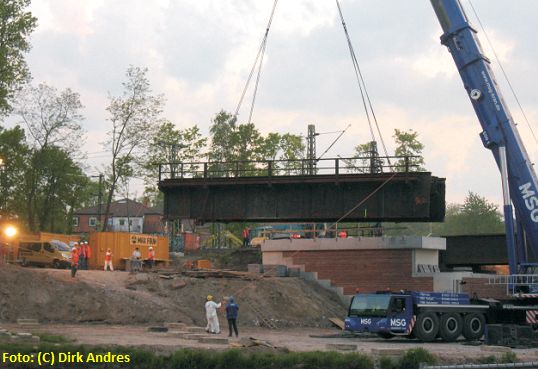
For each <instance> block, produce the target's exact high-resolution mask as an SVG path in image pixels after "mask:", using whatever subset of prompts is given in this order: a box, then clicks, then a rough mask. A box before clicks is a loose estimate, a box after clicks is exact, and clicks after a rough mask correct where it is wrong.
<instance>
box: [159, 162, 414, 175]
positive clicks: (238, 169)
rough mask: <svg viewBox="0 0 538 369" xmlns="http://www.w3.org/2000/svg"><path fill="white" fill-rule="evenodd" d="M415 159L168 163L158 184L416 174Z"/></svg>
mask: <svg viewBox="0 0 538 369" xmlns="http://www.w3.org/2000/svg"><path fill="white" fill-rule="evenodd" d="M414 158H416V156H380V157H374V158H372V157H358V158H331V159H317V160H312V159H298V160H252V161H228V162H224V161H220V162H219V161H207V162H170V163H161V164H159V181H162V180H166V179H189V178H190V179H195V178H200V179H201V178H239V177H283V176H316V175H333V176H338V175H344V174H357V173H383V172H410V171H416V170H417V167H418V165H416V164H414V161H413V159H414Z"/></svg>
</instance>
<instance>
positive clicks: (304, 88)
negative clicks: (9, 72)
mask: <svg viewBox="0 0 538 369" xmlns="http://www.w3.org/2000/svg"><path fill="white" fill-rule="evenodd" d="M272 5H273V1H272V0H255V1H254V0H188V1H187V0H153V1H147V0H106V1H105V0H84V1H80V0H32V6H31V11H32V13H33V14H34V15H35V16H36V17H37V18H38V20H39V26H38V28H37V30H36V31H35V32H34V33H33V35H32V38H31V43H32V45H33V49H32V51H31V52H30V53H29V55H28V58H27V60H28V63H29V66H30V69H31V72H32V75H33V78H34V83H36V84H37V83H39V82H47V83H48V84H50V85H52V86H55V87H57V88H59V89H64V88H67V87H70V88H72V89H73V90H75V91H77V92H79V93H80V95H81V99H82V102H83V104H84V105H85V109H84V115H85V117H86V120H85V122H84V127H85V129H86V131H87V132H88V137H87V142H86V144H85V146H84V147H83V149H84V150H85V151H87V152H89V153H90V154H89V156H88V162H87V164H88V166H89V169H88V174H97V172H98V170H100V169H101V168H102V166H103V162H104V160H106V154H103V153H98V152H100V151H102V150H103V148H102V146H101V145H100V143H101V142H102V141H103V140H104V137H105V133H106V131H107V130H108V127H109V123H108V122H107V114H106V111H105V108H106V106H107V105H108V96H109V94H114V95H117V94H119V93H120V92H121V82H122V81H123V80H124V75H125V71H126V69H127V67H128V66H129V65H135V66H141V67H148V68H149V71H150V72H149V77H150V81H151V85H152V89H153V91H154V92H155V93H162V94H164V95H165V97H166V99H167V105H166V110H165V116H166V117H167V118H168V119H170V120H171V121H173V122H174V123H175V124H176V126H177V127H178V128H186V127H189V126H192V125H194V124H198V125H199V126H200V127H201V129H202V132H203V133H204V134H207V133H208V129H209V125H210V121H211V119H212V117H213V116H214V115H215V113H217V112H218V111H219V110H221V109H225V110H228V111H233V110H234V109H235V106H236V105H237V102H238V100H239V96H240V93H241V90H242V88H243V85H244V83H245V81H246V78H247V75H248V72H249V70H250V67H251V65H252V62H253V60H254V57H255V54H256V52H257V50H258V45H259V43H260V41H261V38H262V36H263V33H264V31H265V26H266V22H267V19H268V16H269V14H270V11H271V7H272ZM341 5H342V9H343V12H344V17H345V18H346V23H347V26H348V30H349V32H350V36H351V39H352V41H353V44H354V47H355V51H356V53H357V56H358V59H359V62H360V65H361V68H362V72H363V74H364V77H365V79H366V83H367V86H368V91H369V94H370V97H371V99H372V102H373V105H374V109H375V112H376V115H377V117H378V121H379V123H380V125H381V130H382V133H383V137H384V139H385V141H386V143H387V145H388V147H389V151H391V152H393V150H394V144H393V138H392V134H393V132H394V129H395V128H398V129H403V130H407V129H414V130H416V131H417V132H419V134H420V136H419V138H420V140H421V141H422V142H423V143H424V144H425V146H426V148H425V151H424V156H425V160H426V167H427V169H428V170H430V171H431V172H432V173H433V174H434V175H436V176H439V177H445V178H446V180H447V182H446V183H447V194H446V195H447V201H448V202H460V203H461V202H462V201H463V199H464V198H465V195H466V193H467V192H468V191H469V190H472V191H474V192H477V193H479V194H480V195H483V196H486V197H487V198H488V199H490V200H491V201H494V202H495V203H497V204H501V201H502V200H501V199H502V196H501V184H500V176H499V174H498V170H497V168H496V166H495V164H494V161H493V157H492V155H491V153H490V152H489V151H488V150H486V149H485V148H483V146H482V144H481V141H480V139H479V136H478V134H479V132H480V125H479V122H478V120H477V118H476V116H475V115H474V112H473V110H472V108H471V104H470V102H469V101H468V98H467V96H466V93H465V90H464V89H463V87H462V83H461V80H460V78H459V76H458V75H457V73H456V67H455V65H454V64H453V62H452V59H451V57H450V55H449V53H448V51H447V50H446V48H445V47H444V46H442V45H440V43H439V36H440V35H441V28H440V26H439V24H438V21H437V19H436V17H435V14H434V12H433V9H432V8H431V5H430V1H429V0H405V1H403V0H384V1H379V0H377V1H376V0H341ZM473 5H474V6H475V8H476V10H477V12H478V14H479V16H480V18H481V20H482V23H483V24H484V26H485V28H486V31H487V33H488V35H489V37H490V39H491V40H492V41H493V44H494V47H495V49H496V51H497V54H498V55H499V57H500V59H501V62H502V63H503V66H504V68H505V70H506V72H507V73H508V75H509V77H510V79H511V83H512V84H513V85H514V87H515V89H516V92H517V94H518V97H519V99H520V101H521V103H522V105H523V107H524V109H525V112H526V114H527V116H528V118H529V120H530V122H531V125H532V127H533V128H534V129H535V130H536V131H537V132H536V133H537V134H538V128H537V127H536V123H537V121H538V98H537V93H536V89H537V86H538V74H537V69H538V64H537V63H536V62H537V60H538V32H537V31H538V29H537V26H536V24H537V23H536V16H537V15H538V1H536V0H517V1H505V0H473ZM464 6H465V7H466V9H467V13H468V15H469V17H470V18H471V20H473V23H474V24H476V23H477V22H476V21H475V17H474V14H473V13H472V11H471V9H470V7H469V3H468V2H467V0H464ZM480 35H481V37H482V44H483V45H484V48H485V49H486V54H487V55H489V56H491V57H493V55H492V52H491V50H490V48H489V47H488V46H487V43H486V40H485V38H484V36H483V33H482V32H480ZM495 71H496V73H497V79H498V80H499V82H500V84H501V88H502V90H503V93H504V95H505V98H506V99H507V101H508V104H509V106H510V108H511V110H512V114H513V115H514V117H515V119H516V121H517V122H520V123H521V124H520V125H519V129H520V134H521V136H522V137H523V140H524V142H525V144H526V145H527V150H528V152H529V154H530V155H531V159H532V160H533V161H534V160H535V159H536V157H537V155H538V144H537V143H536V142H535V141H534V139H533V138H532V136H531V133H530V130H529V128H528V126H527V124H526V123H525V122H524V120H523V117H522V115H521V112H520V111H519V109H518V108H517V105H516V103H515V101H514V98H513V96H512V95H511V93H509V90H508V87H507V84H506V82H505V80H504V78H502V76H501V74H500V70H499V68H498V67H497V66H495ZM248 106H249V104H248V103H245V104H244V105H243V109H242V110H241V112H240V119H239V120H240V121H241V119H247V117H248ZM253 122H254V123H255V124H256V125H257V127H258V128H259V129H260V130H261V131H262V132H264V133H267V132H269V131H278V132H281V133H284V132H291V133H295V134H303V135H304V134H306V130H307V125H308V124H315V125H316V130H317V131H318V132H327V131H335V130H340V129H344V128H345V127H346V126H347V125H348V124H351V128H350V129H349V130H348V131H347V133H346V134H345V135H344V136H343V137H342V139H341V140H340V141H339V142H338V144H337V145H335V146H334V148H333V149H331V150H330V152H329V153H327V155H325V157H336V156H337V155H341V156H349V155H351V154H352V152H353V147H354V146H355V145H357V144H359V143H364V142H367V141H369V139H370V138H369V133H368V132H369V130H368V124H367V120H366V117H365V114H364V111H363V108H362V103H361V100H360V92H359V89H358V87H357V84H356V82H355V77H354V74H353V67H352V64H351V59H350V57H349V53H348V49H347V45H346V41H345V37H344V32H343V30H342V26H341V24H340V22H339V18H338V13H337V8H336V5H335V2H334V0H280V1H279V4H278V6H277V9H276V13H275V17H274V21H273V25H272V27H271V31H270V34H269V40H268V45H267V53H266V57H265V63H264V67H263V72H262V77H261V81H260V87H259V90H258V96H257V103H256V107H255V111H254V118H253ZM334 138H335V135H332V136H331V135H324V136H320V137H319V139H318V142H317V148H318V153H321V152H323V151H324V150H325V149H326V148H327V147H328V146H329V144H330V143H331V142H332V140H333V139H334ZM140 194H141V191H139V192H138V195H140Z"/></svg>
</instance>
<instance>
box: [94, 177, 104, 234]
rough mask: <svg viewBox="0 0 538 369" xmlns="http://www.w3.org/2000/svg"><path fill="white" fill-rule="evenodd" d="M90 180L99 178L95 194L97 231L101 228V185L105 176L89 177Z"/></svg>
mask: <svg viewBox="0 0 538 369" xmlns="http://www.w3.org/2000/svg"><path fill="white" fill-rule="evenodd" d="M91 177H92V178H99V190H98V192H97V229H99V228H101V212H102V202H103V183H104V179H105V176H104V175H103V174H101V173H100V174H99V175H98V176H91Z"/></svg>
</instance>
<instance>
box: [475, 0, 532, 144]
mask: <svg viewBox="0 0 538 369" xmlns="http://www.w3.org/2000/svg"><path fill="white" fill-rule="evenodd" d="M469 5H471V9H472V10H473V13H474V15H475V17H476V19H477V21H478V24H479V25H480V28H481V29H482V32H483V33H484V36H485V37H486V40H487V41H488V45H489V47H490V48H491V50H492V51H493V55H494V56H495V60H496V61H497V64H499V67H500V68H501V71H502V74H503V76H504V79H505V80H506V82H507V83H508V86H509V87H510V91H512V95H514V98H515V99H516V102H517V105H518V106H519V110H521V114H522V115H523V118H524V119H525V122H527V126H528V127H529V129H530V131H531V134H532V137H533V138H534V142H536V143H537V144H538V139H536V136H535V135H534V130H533V129H532V126H531V124H530V122H529V120H528V119H527V114H525V110H523V106H522V105H521V103H520V102H519V98H518V97H517V94H516V92H515V90H514V88H513V86H512V83H511V82H510V79H509V78H508V75H507V74H506V71H505V70H504V67H503V65H502V63H501V60H500V59H499V56H498V55H497V51H495V48H494V47H493V43H492V42H491V40H490V39H489V36H488V34H487V32H486V29H485V28H484V26H483V25H482V21H481V20H480V17H479V16H478V13H477V12H476V10H475V8H474V6H473V3H472V2H471V0H469Z"/></svg>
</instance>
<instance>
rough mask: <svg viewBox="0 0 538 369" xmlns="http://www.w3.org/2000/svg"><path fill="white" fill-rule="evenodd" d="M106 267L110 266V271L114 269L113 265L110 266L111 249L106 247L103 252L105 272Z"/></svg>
mask: <svg viewBox="0 0 538 369" xmlns="http://www.w3.org/2000/svg"><path fill="white" fill-rule="evenodd" d="M108 268H110V271H111V272H113V271H114V267H113V266H112V251H111V250H110V249H107V250H106V254H105V272H106V271H107V269H108Z"/></svg>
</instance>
